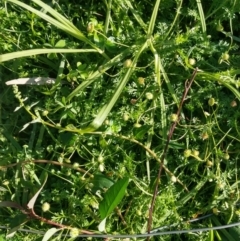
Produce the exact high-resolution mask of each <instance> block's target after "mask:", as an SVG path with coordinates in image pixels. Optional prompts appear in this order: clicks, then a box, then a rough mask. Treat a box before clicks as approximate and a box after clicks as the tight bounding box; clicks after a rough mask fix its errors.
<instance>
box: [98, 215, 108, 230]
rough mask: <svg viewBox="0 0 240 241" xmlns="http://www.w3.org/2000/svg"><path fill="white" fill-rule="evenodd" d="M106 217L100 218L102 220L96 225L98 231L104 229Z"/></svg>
mask: <svg viewBox="0 0 240 241" xmlns="http://www.w3.org/2000/svg"><path fill="white" fill-rule="evenodd" d="M106 220H107V219H106V218H104V219H103V220H102V222H101V223H100V224H99V225H98V231H99V232H104V231H105V227H106Z"/></svg>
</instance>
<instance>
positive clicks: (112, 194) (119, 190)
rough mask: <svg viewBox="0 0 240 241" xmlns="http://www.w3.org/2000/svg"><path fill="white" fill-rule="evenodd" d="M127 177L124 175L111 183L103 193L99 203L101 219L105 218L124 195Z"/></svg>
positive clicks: (127, 181)
mask: <svg viewBox="0 0 240 241" xmlns="http://www.w3.org/2000/svg"><path fill="white" fill-rule="evenodd" d="M128 183H129V178H128V177H125V178H123V179H121V180H119V181H117V182H116V183H115V184H114V185H112V186H111V187H110V188H109V189H108V190H107V192H106V193H105V195H104V199H103V200H102V201H101V202H100V204H99V212H100V216H101V219H104V218H106V217H107V216H108V215H109V214H110V213H111V212H112V211H113V210H114V208H116V207H117V205H118V204H119V203H120V202H121V200H122V198H123V197H124V194H125V190H126V188H127V186H128Z"/></svg>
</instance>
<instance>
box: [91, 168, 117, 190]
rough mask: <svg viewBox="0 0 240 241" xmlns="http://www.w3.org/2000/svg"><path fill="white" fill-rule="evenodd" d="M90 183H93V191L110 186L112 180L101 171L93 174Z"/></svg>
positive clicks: (112, 182)
mask: <svg viewBox="0 0 240 241" xmlns="http://www.w3.org/2000/svg"><path fill="white" fill-rule="evenodd" d="M92 183H93V188H92V191H93V192H94V193H95V192H97V191H98V190H100V189H104V188H110V187H111V186H112V185H113V184H114V181H113V180H111V179H110V178H109V177H107V176H105V175H103V174H101V173H97V174H95V175H94V178H93V179H92Z"/></svg>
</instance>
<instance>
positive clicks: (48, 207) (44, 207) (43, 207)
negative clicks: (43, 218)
mask: <svg viewBox="0 0 240 241" xmlns="http://www.w3.org/2000/svg"><path fill="white" fill-rule="evenodd" d="M49 209H50V204H49V203H47V202H45V203H43V204H42V210H43V212H47V211H49Z"/></svg>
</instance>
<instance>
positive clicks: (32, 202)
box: [27, 175, 48, 209]
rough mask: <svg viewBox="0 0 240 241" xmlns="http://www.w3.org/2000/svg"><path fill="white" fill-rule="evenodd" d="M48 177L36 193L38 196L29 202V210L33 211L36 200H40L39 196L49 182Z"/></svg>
mask: <svg viewBox="0 0 240 241" xmlns="http://www.w3.org/2000/svg"><path fill="white" fill-rule="evenodd" d="M47 177H48V176H47V175H46V177H45V180H44V182H43V184H42V186H41V188H40V189H39V190H38V191H37V192H36V194H35V195H34V196H33V197H32V199H31V200H30V201H29V202H28V204H27V207H28V208H29V209H33V208H34V204H35V202H36V200H37V198H38V195H39V194H40V192H41V191H42V189H43V187H44V185H45V183H46V181H47Z"/></svg>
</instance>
